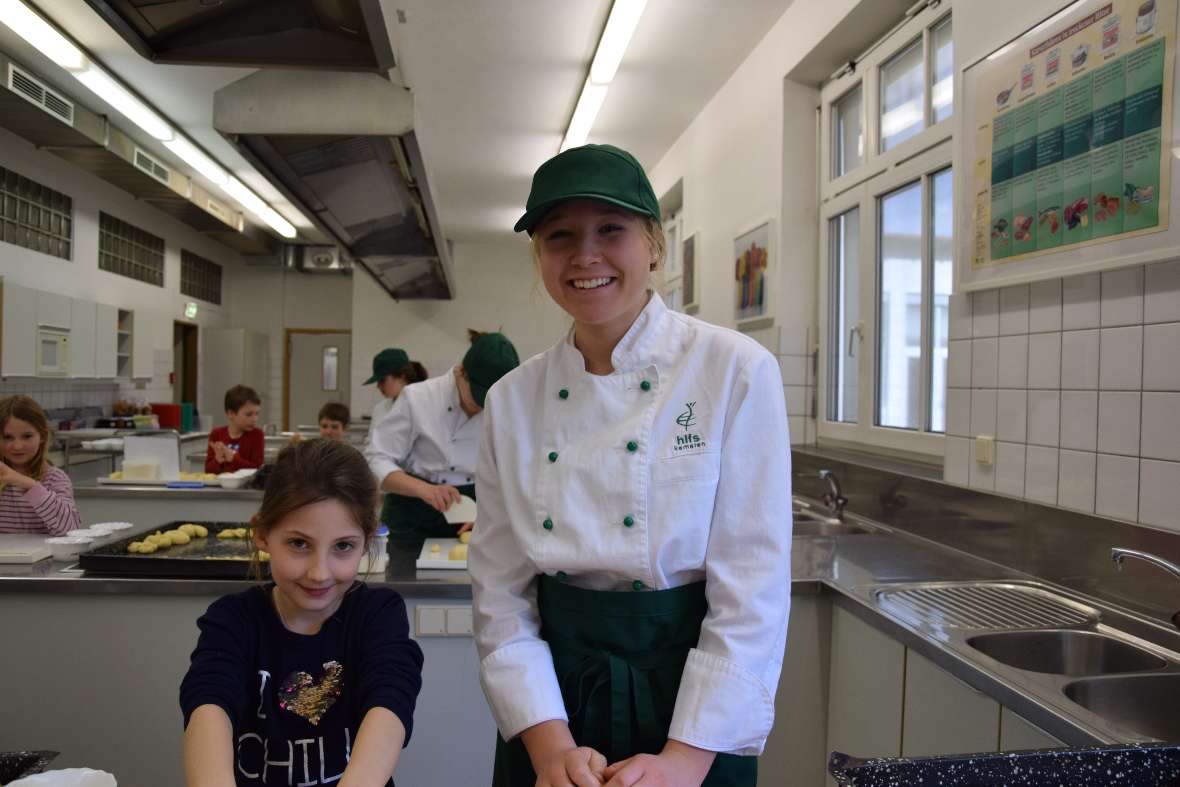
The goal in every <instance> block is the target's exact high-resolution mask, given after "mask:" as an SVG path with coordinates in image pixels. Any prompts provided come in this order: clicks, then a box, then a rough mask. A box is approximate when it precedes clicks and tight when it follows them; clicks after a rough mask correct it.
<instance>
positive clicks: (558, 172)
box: [513, 145, 660, 235]
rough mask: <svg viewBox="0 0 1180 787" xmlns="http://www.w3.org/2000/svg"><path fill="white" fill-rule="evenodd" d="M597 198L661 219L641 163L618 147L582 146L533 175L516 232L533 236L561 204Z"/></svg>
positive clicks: (543, 165) (543, 166)
mask: <svg viewBox="0 0 1180 787" xmlns="http://www.w3.org/2000/svg"><path fill="white" fill-rule="evenodd" d="M568 199H596V200H601V201H603V202H609V203H610V204H612V205H618V206H619V207H622V208H626V209H627V210H630V211H634V212H635V213H639V214H641V215H644V216H651V217H652V218H653V219H655V220H656V221H659V220H660V201H659V200H657V199H656V194H655V192H654V191H652V188H651V183H650V182H649V181H648V179H647V174H646V173H645V172H644V171H643V167H641V166H639V162H638V161H636V160H635V157H634V156H632V155H631V154H630V153H628V152H627V151H625V150H621V149H619V148H616V147H615V146H614V145H582V146H581V147H577V148H570V149H569V150H566V151H563V152H561V153H558V154H557V155H556V156H554V157H553V158H551V159H549V160H548V161H546V162H545V163H544V164H542V165H541V166H540V167H539V168H538V169H537V171H536V173H535V174H534V175H533V187H532V190H531V191H529V199H528V202H527V203H525V212H524V215H523V216H521V217H520V221H518V222H516V226H515V227H514V228H513V231H515V232H527V233H528V234H529V235H532V234H533V229H534V228H535V227H536V226H537V225H538V224H540V223H541V219H543V218H545V214H546V213H548V212H549V211H550V210H551V209H552V208H553V207H554V206H555V205H557V203H559V202H564V201H566V200H568Z"/></svg>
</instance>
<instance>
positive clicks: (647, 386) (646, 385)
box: [639, 380, 651, 391]
mask: <svg viewBox="0 0 1180 787" xmlns="http://www.w3.org/2000/svg"><path fill="white" fill-rule="evenodd" d="M639 387H640V388H641V389H642V390H644V391H650V390H651V382H649V381H648V380H644V381H643V382H641V383H640V384H639Z"/></svg>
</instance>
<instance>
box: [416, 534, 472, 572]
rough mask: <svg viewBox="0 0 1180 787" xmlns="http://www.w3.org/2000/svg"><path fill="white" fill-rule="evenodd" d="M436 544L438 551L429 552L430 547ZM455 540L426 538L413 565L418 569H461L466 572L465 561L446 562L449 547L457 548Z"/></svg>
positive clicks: (457, 542)
mask: <svg viewBox="0 0 1180 787" xmlns="http://www.w3.org/2000/svg"><path fill="white" fill-rule="evenodd" d="M435 544H438V551H437V552H431V551H430V547H432V546H434V545H435ZM458 544H459V539H457V538H428V539H426V543H424V544H423V545H422V551H421V552H419V553H418V561H417V563H415V564H414V565H415V566H417V567H418V568H461V569H463V570H464V571H466V570H467V561H466V560H447V555H448V554H450V552H451V547H453V546H457V545H458Z"/></svg>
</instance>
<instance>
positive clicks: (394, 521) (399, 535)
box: [381, 484, 475, 546]
mask: <svg viewBox="0 0 1180 787" xmlns="http://www.w3.org/2000/svg"><path fill="white" fill-rule="evenodd" d="M455 488H456V489H458V490H459V494H462V495H467V496H468V497H470V498H471V499H472V500H474V499H475V485H474V484H465V485H463V486H458V487H455ZM381 524H383V525H385V526H386V527H388V528H389V543H391V544H392V543H395V542H397V543H401V544H406V543H408V542H417V543H418V544H419V546H421V544H422V542H423V541H425V540H426V539H428V538H454V537H455V536H456V535H457V534H458V532H459V525H452V524H451V523H450V522H448V521H447V519H446V517H444V516H443V515H442V514H440V513H439V512H438V511H435V510H434V508H432V507H431V506H430V505H429V504H428V503H426V502H424V501H422V500H421V499H419V498H417V497H407V496H406V495H395V494H393V493H387V494H386V495H385V501H384V502H383V503H382V504H381Z"/></svg>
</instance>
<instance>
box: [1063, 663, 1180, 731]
mask: <svg viewBox="0 0 1180 787" xmlns="http://www.w3.org/2000/svg"><path fill="white" fill-rule="evenodd" d="M1064 691H1065V696H1066V697H1069V699H1071V700H1073V701H1074V702H1076V703H1077V704H1078V705H1081V706H1082V707H1083V708H1085V709H1086V710H1089V711H1091V712H1093V713H1096V714H1097V715H1099V716H1101V717H1102V718H1104V719H1106V720H1108V721H1111V722H1114V723H1115V724H1118V725H1121V726H1123V727H1126V728H1127V729H1129V730H1132V731H1134V732H1137V733H1139V734H1140V735H1146V736H1149V737H1152V738H1158V739H1160V740H1163V741H1180V712H1177V709H1178V708H1180V674H1175V673H1170V674H1165V675H1123V676H1119V677H1112V678H1089V679H1087V680H1077V681H1074V682H1073V683H1068V684H1066V686H1065V689H1064Z"/></svg>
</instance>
